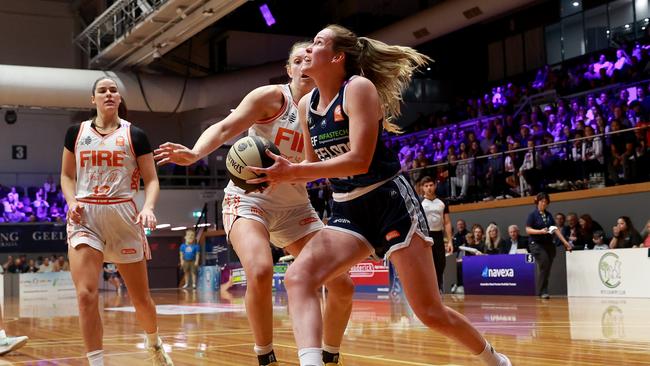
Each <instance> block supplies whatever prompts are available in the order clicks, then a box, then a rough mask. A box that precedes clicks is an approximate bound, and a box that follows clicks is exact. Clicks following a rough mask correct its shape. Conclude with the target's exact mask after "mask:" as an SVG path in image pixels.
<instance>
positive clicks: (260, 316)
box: [154, 43, 354, 366]
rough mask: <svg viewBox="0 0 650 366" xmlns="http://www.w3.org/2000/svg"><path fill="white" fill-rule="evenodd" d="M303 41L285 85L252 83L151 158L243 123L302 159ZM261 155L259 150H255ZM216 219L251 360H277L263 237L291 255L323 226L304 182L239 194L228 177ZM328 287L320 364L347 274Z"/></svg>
mask: <svg viewBox="0 0 650 366" xmlns="http://www.w3.org/2000/svg"><path fill="white" fill-rule="evenodd" d="M306 46H307V44H306V43H297V44H295V45H294V46H293V47H292V49H291V52H290V54H289V59H288V61H287V65H286V69H287V74H288V75H289V77H290V78H291V81H290V83H289V84H285V85H268V86H262V87H259V88H257V89H254V90H253V91H251V92H250V93H248V95H246V96H245V97H244V99H243V100H242V101H241V103H240V104H239V106H237V108H236V109H235V110H234V111H233V112H232V113H231V114H230V115H228V116H227V117H226V118H225V119H224V120H222V121H221V122H218V123H215V124H214V125H212V126H211V127H209V128H208V129H207V130H205V132H203V134H202V135H201V136H200V137H199V139H198V141H197V142H196V144H195V145H194V147H193V148H192V149H189V148H187V147H185V146H183V145H180V144H176V143H171V142H167V143H165V144H162V145H160V148H158V149H156V150H155V156H154V158H155V160H156V161H157V162H158V164H161V165H162V164H165V163H175V164H179V165H190V164H192V163H194V162H196V161H197V160H199V159H200V158H203V157H204V156H207V155H208V154H209V153H211V152H212V151H214V150H216V149H217V148H219V147H220V146H221V145H223V144H224V143H225V142H226V141H228V140H230V139H232V138H233V137H235V136H238V135H239V134H241V133H242V132H244V131H246V130H247V129H248V135H249V136H260V137H263V138H265V139H267V140H269V141H270V142H273V143H274V144H275V145H277V147H278V148H279V149H280V152H281V154H282V156H284V157H285V158H286V159H287V160H289V161H292V162H294V163H299V162H301V161H302V160H304V145H303V136H302V131H301V128H300V125H299V123H298V115H297V113H298V112H297V111H298V107H297V103H298V101H299V100H300V98H302V97H303V96H304V95H305V94H307V92H309V91H310V90H311V89H312V88H313V87H314V83H313V81H312V80H311V79H310V78H308V77H306V76H304V75H303V74H302V73H301V72H300V66H301V64H302V62H303V58H304V56H305V48H306ZM261 153H262V154H264V151H262V152H261ZM224 192H225V197H224V201H223V222H224V227H225V230H226V234H227V235H228V239H229V240H230V242H231V243H232V245H233V247H234V249H235V252H237V255H238V256H239V259H240V261H241V264H242V266H243V267H244V271H245V273H246V278H247V288H246V299H245V301H246V313H247V314H248V321H249V323H250V326H251V328H252V330H253V337H254V339H255V346H254V352H255V354H256V355H257V358H258V362H259V365H274V366H275V365H278V363H277V360H276V357H275V353H274V351H273V304H272V281H273V257H272V255H271V248H270V245H269V244H270V243H272V244H273V245H275V246H277V247H280V248H284V249H285V250H286V251H288V252H289V253H290V254H292V255H294V256H298V254H299V253H300V251H301V250H302V248H303V247H304V245H305V244H306V243H307V241H308V240H309V239H310V238H311V237H312V236H313V235H314V233H316V232H317V231H318V230H320V229H321V228H322V227H323V224H322V222H321V221H320V219H319V218H318V215H317V214H316V212H315V210H314V208H313V207H312V206H311V204H310V202H309V198H308V195H307V190H306V188H305V185H304V184H300V185H298V184H296V185H294V184H290V183H286V184H281V185H278V186H277V187H275V188H274V189H273V190H272V191H269V192H264V193H261V192H251V193H248V194H247V193H246V192H245V191H244V190H243V189H242V188H239V187H237V186H236V185H235V184H233V182H230V183H229V184H228V186H227V187H226V189H225V190H224ZM326 286H327V288H328V290H329V296H328V298H327V304H326V311H325V318H326V319H325V326H324V327H323V337H324V343H325V345H326V346H325V351H326V352H325V353H324V354H323V362H324V363H325V365H328V366H330V365H337V364H338V359H339V357H338V356H339V354H338V353H339V347H340V344H341V341H342V339H343V332H344V331H345V328H346V326H347V322H348V318H349V316H350V312H351V310H352V295H353V293H354V285H353V283H352V280H351V279H350V277H349V276H348V275H347V274H343V275H341V276H338V277H336V278H334V279H332V280H331V281H330V282H328V283H327V284H326Z"/></svg>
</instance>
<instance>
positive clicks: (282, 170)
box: [246, 150, 295, 186]
mask: <svg viewBox="0 0 650 366" xmlns="http://www.w3.org/2000/svg"><path fill="white" fill-rule="evenodd" d="M266 155H268V156H269V157H270V158H271V159H273V160H274V161H275V163H273V165H271V166H270V167H268V168H257V167H253V166H247V167H246V169H248V170H250V171H251V172H253V173H255V174H257V175H262V176H261V177H259V178H253V179H248V180H247V181H246V183H249V184H260V183H267V184H268V185H270V186H273V185H274V184H278V183H282V182H290V181H292V180H293V178H294V177H293V172H294V167H295V164H292V163H291V162H290V161H289V160H287V159H285V158H283V157H282V156H281V155H276V154H274V153H272V152H271V151H269V150H266Z"/></svg>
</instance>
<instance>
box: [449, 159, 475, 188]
mask: <svg viewBox="0 0 650 366" xmlns="http://www.w3.org/2000/svg"><path fill="white" fill-rule="evenodd" d="M460 159H461V160H460V161H459V162H458V163H456V168H455V175H454V176H452V177H451V197H452V198H454V199H464V198H465V197H466V196H467V188H468V186H469V180H470V177H471V174H472V169H473V161H472V160H469V159H468V156H467V153H466V152H465V151H461V153H460ZM458 187H460V196H458V195H456V193H457V192H458V190H457V188H458Z"/></svg>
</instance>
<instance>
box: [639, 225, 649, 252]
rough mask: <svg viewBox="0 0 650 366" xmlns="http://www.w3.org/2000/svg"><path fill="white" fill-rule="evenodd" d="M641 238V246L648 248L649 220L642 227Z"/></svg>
mask: <svg viewBox="0 0 650 366" xmlns="http://www.w3.org/2000/svg"><path fill="white" fill-rule="evenodd" d="M641 238H642V239H643V247H644V248H650V220H648V222H646V223H645V228H643V232H642V234H641Z"/></svg>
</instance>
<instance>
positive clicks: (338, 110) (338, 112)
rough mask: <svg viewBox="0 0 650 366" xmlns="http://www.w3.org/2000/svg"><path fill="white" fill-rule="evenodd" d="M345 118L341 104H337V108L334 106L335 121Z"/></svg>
mask: <svg viewBox="0 0 650 366" xmlns="http://www.w3.org/2000/svg"><path fill="white" fill-rule="evenodd" d="M344 119H345V118H343V113H342V112H341V105H340V104H339V105H337V106H336V108H334V122H341V121H343V120H344Z"/></svg>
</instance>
